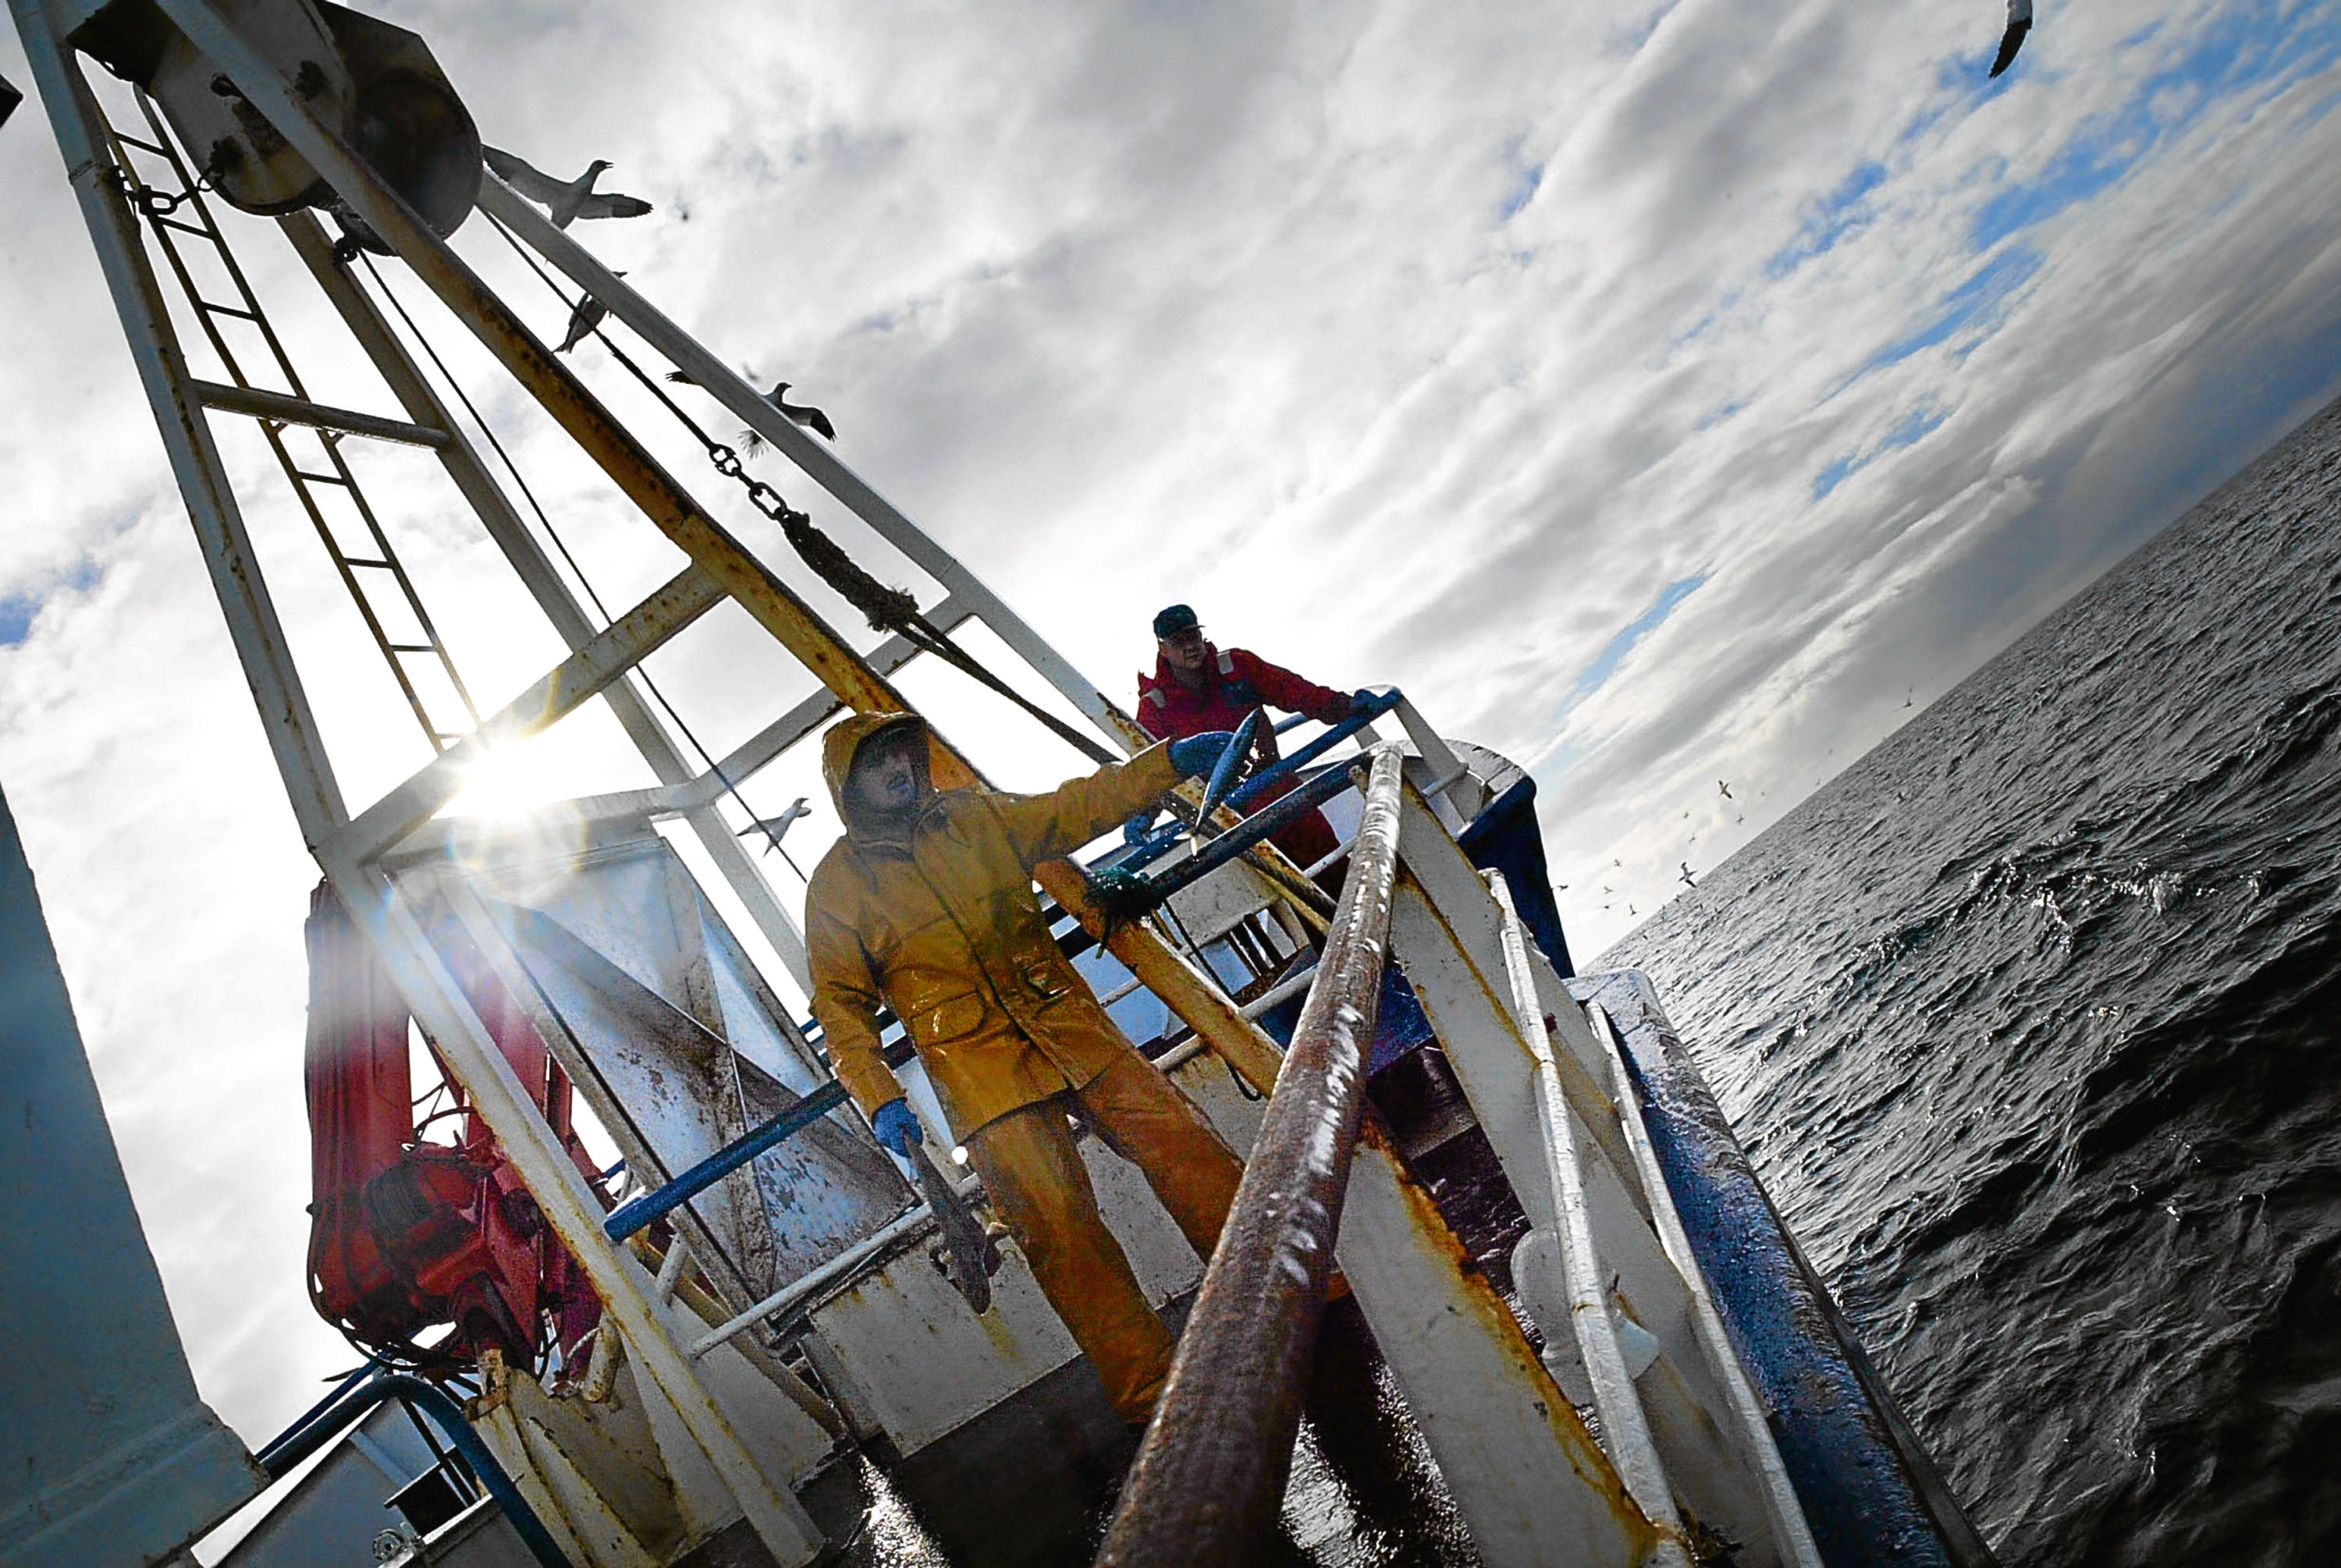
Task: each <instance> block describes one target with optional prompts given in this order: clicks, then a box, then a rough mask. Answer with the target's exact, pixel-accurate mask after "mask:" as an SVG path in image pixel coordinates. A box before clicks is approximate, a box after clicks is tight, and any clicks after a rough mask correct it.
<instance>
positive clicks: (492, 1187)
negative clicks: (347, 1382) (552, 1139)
mask: <svg viewBox="0 0 2341 1568" xmlns="http://www.w3.org/2000/svg"><path fill="white" fill-rule="evenodd" d="M307 934H308V945H309V1038H308V1061H307V1078H308V1094H309V1138H310V1154H311V1162H312V1167H313V1193H312V1199H311V1203H310V1209H309V1213H310V1232H309V1298H310V1300H311V1301H312V1302H313V1303H314V1305H315V1306H316V1308H317V1311H318V1312H319V1314H321V1315H323V1316H324V1318H325V1320H326V1321H327V1322H329V1323H331V1324H333V1325H334V1326H335V1327H337V1328H339V1329H341V1330H342V1331H343V1333H344V1334H346V1335H349V1337H350V1338H351V1339H352V1340H353V1341H354V1343H356V1344H357V1345H359V1346H360V1347H361V1348H363V1349H364V1350H365V1351H366V1353H367V1354H368V1355H372V1356H374V1358H376V1359H377V1360H381V1361H384V1362H385V1363H389V1364H391V1365H402V1366H411V1367H413V1368H415V1369H416V1370H419V1371H423V1372H426V1373H429V1372H439V1373H445V1372H453V1371H457V1370H461V1369H464V1368H468V1367H469V1366H470V1365H471V1364H472V1363H473V1360H474V1359H475V1358H476V1357H477V1355H479V1353H480V1352H481V1351H483V1350H487V1349H490V1348H494V1349H500V1350H502V1351H503V1353H504V1355H506V1356H507V1357H509V1358H510V1359H511V1360H512V1361H513V1363H514V1364H515V1365H522V1366H527V1367H530V1368H532V1369H535V1370H538V1371H540V1372H542V1371H543V1370H544V1369H545V1367H546V1364H547V1362H548V1360H549V1359H550V1357H551V1353H552V1352H553V1350H554V1349H555V1348H556V1347H557V1348H558V1349H559V1350H560V1352H561V1353H562V1355H563V1360H564V1361H567V1360H569V1359H572V1358H573V1355H574V1353H575V1350H576V1348H577V1345H578V1344H579V1342H580V1341H581V1340H582V1339H583V1337H584V1335H586V1334H587V1332H589V1331H590V1330H591V1329H592V1328H593V1325H595V1323H597V1322H598V1321H599V1320H600V1317H601V1313H602V1304H601V1302H600V1300H599V1298H597V1297H596V1296H595V1295H594V1294H593V1288H592V1286H591V1285H589V1284H588V1283H587V1281H586V1279H585V1275H584V1272H583V1269H581V1268H580V1267H579V1266H578V1264H577V1261H576V1259H575V1258H574V1257H573V1256H572V1255H570V1253H569V1252H568V1250H567V1249H566V1248H564V1247H563V1246H562V1245H561V1244H560V1243H559V1242H558V1241H556V1240H555V1239H554V1238H553V1235H552V1233H551V1231H550V1230H549V1229H548V1228H547V1227H546V1226H545V1224H544V1220H543V1216H542V1214H540V1213H539V1211H538V1209H537V1206H536V1201H535V1199H534V1198H533V1197H531V1196H529V1192H528V1189H527V1188H526V1187H525V1186H523V1185H522V1183H521V1180H520V1176H519V1174H518V1173H517V1172H515V1171H514V1170H513V1167H512V1165H511V1163H510V1161H509V1160H507V1159H506V1157H505V1156H504V1153H503V1149H502V1148H501V1147H500V1146H498V1144H497V1143H496V1140H495V1138H494V1136H493V1135H492V1134H491V1133H490V1132H489V1131H488V1128H487V1125H486V1124H485V1123H484V1122H483V1121H482V1120H481V1119H480V1118H479V1116H477V1115H476V1114H475V1113H474V1112H473V1110H472V1109H471V1107H469V1106H468V1105H467V1104H466V1103H465V1101H464V1098H463V1091H462V1089H461V1088H460V1087H457V1086H456V1085H455V1084H454V1083H453V1080H452V1079H449V1080H448V1081H447V1082H446V1084H445V1087H444V1088H443V1090H434V1091H433V1095H432V1096H430V1097H426V1098H434V1097H439V1096H440V1095H441V1094H444V1095H445V1096H446V1097H449V1099H450V1102H451V1103H449V1104H448V1105H446V1106H445V1107H443V1108H442V1109H440V1110H438V1111H436V1112H433V1114H431V1115H430V1116H426V1117H425V1118H424V1120H423V1122H422V1123H421V1124H418V1123H417V1122H416V1120H415V1112H416V1107H417V1104H418V1102H417V1101H416V1100H415V1098H414V1097H413V1081H412V1074H411V1072H410V1070H409V1067H408V1063H407V1024H408V1017H407V1012H406V1005H405V1003H404V1002H403V1000H402V999H401V998H400V997H399V994H398V990H397V987H394V986H393V984H392V983H391V979H390V977H389V976H388V975H387V974H385V973H384V971H383V968H382V965H381V961H380V960H379V959H378V958H376V957H375V955H374V948H373V947H372V946H371V944H369V943H368V942H367V941H366V939H365V938H364V934H363V933H361V932H360V931H359V930H358V928H357V926H356V924H355V922H354V921H353V920H352V919H351V918H350V917H349V913H348V911H347V910H345V909H344V908H342V906H341V903H340V901H339V900H338V899H336V898H334V894H333V891H332V889H331V888H327V887H324V886H322V885H321V886H320V887H319V888H317V891H316V893H315V895H314V897H313V898H311V900H310V908H309V923H308V933H307ZM456 979H457V981H458V982H459V983H460V984H462V986H463V989H464V991H465V993H466V995H468V996H469V997H470V998H471V1001H472V1005H473V1007H474V1008H476V1009H477V1010H478V1012H479V1015H480V1018H481V1021H482V1022H483V1023H484V1024H486V1025H487V1027H488V1032H489V1033H490V1035H492V1036H493V1037H494V1039H495V1042H496V1044H497V1045H498V1046H499V1047H501V1048H502V1049H503V1054H504V1057H505V1059H506V1060H508V1061H509V1062H511V1063H512V1067H513V1071H514V1072H515V1073H516V1074H518V1075H519V1077H520V1080H521V1082H522V1084H523V1086H525V1087H527V1089H528V1090H529V1092H530V1094H531V1095H532V1097H535V1099H536V1101H537V1104H538V1106H539V1107H540V1108H541V1109H542V1110H543V1112H544V1116H545V1120H546V1121H547V1122H548V1123H549V1124H550V1125H551V1126H553V1129H554V1130H555V1131H556V1132H557V1133H559V1134H560V1135H561V1136H562V1138H563V1141H564V1142H565V1143H566V1144H567V1146H568V1147H569V1151H570V1156H571V1158H573V1160H575V1161H576V1162H577V1166H578V1168H579V1169H580V1170H582V1171H583V1172H584V1173H585V1175H586V1177H587V1179H588V1180H589V1181H593V1180H594V1179H595V1172H594V1168H593V1158H592V1156H590V1155H588V1154H587V1153H586V1151H585V1147H584V1146H583V1143H581V1142H580V1141H579V1139H578V1137H577V1135H576V1132H575V1130H574V1128H573V1126H572V1122H571V1116H570V1086H569V1080H568V1078H567V1077H565V1076H564V1075H563V1073H562V1071H561V1069H560V1067H557V1066H556V1065H554V1063H553V1058H552V1056H551V1053H549V1052H548V1051H547V1050H546V1049H545V1047H544V1041H543V1038H542V1037H539V1036H538V1034H537V1032H536V1030H535V1029H534V1028H533V1027H531V1026H530V1024H529V1022H528V1020H527V1019H526V1018H525V1017H523V1015H522V1014H521V1011H520V1009H519V1008H518V1007H516V1006H515V1005H514V1004H513V1000H512V997H511V996H510V995H509V994H508V993H507V992H506V991H505V990H504V988H503V985H502V984H501V983H500V982H499V981H498V980H497V979H496V978H495V977H494V976H493V974H491V973H490V972H489V971H488V969H487V967H486V965H485V964H484V963H482V962H478V961H476V960H475V961H473V963H471V964H470V965H468V966H464V967H463V968H459V969H458V972H457V974H456ZM433 1059H434V1060H435V1059H436V1053H435V1051H434V1052H433ZM442 1077H445V1073H444V1069H442ZM448 1117H453V1118H457V1119H458V1121H459V1128H458V1130H459V1133H460V1136H459V1137H458V1138H457V1139H456V1141H454V1142H453V1143H433V1142H428V1141H425V1139H424V1137H423V1134H424V1132H425V1131H426V1130H427V1129H428V1127H429V1125H430V1124H431V1123H433V1122H436V1121H439V1120H442V1119H443V1118H448ZM595 1190H596V1191H599V1190H600V1187H599V1186H598V1184H596V1186H595ZM441 1324H450V1325H453V1332H452V1333H450V1334H447V1335H442V1336H440V1337H439V1338H438V1339H437V1340H435V1341H434V1342H433V1343H432V1344H430V1345H421V1344H418V1343H416V1336H417V1335H421V1334H423V1333H424V1332H425V1331H426V1330H428V1329H430V1328H432V1327H433V1326H434V1325H441Z"/></svg>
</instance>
